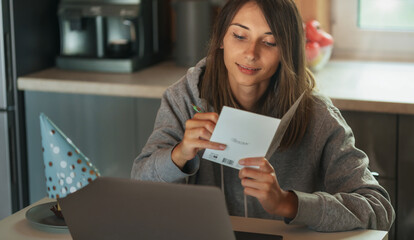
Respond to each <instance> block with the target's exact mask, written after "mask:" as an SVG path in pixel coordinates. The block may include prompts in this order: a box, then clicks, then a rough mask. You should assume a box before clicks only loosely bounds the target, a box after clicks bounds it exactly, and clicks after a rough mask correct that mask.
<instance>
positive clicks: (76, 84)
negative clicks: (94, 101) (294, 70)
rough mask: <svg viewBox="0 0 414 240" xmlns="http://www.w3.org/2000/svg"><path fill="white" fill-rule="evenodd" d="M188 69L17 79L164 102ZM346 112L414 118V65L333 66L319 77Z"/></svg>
mask: <svg viewBox="0 0 414 240" xmlns="http://www.w3.org/2000/svg"><path fill="white" fill-rule="evenodd" d="M186 71H187V69H186V68H184V67H177V66H175V64H174V62H172V61H166V62H162V63H159V64H157V65H154V66H152V67H149V68H147V69H144V70H141V71H137V72H134V73H132V74H118V73H96V72H80V71H68V70H61V69H57V68H50V69H46V70H43V71H40V72H36V73H32V74H29V75H25V76H22V77H19V78H18V88H19V90H24V91H43V92H60V93H78V94H96V95H109V96H122V97H144V98H161V96H162V93H163V92H164V91H165V89H166V88H167V87H168V86H170V85H171V84H173V83H174V82H176V81H177V80H179V79H180V78H181V77H182V76H183V75H184V74H185V73H186ZM315 77H316V79H317V87H318V89H319V91H320V92H322V93H323V94H325V95H327V96H328V97H330V98H331V99H332V101H333V103H334V104H335V105H336V106H337V107H338V108H339V109H341V110H352V111H367V112H382V113H394V114H414V63H397V62H362V61H349V60H331V61H330V62H329V63H328V64H327V65H326V66H325V68H324V69H322V70H321V71H320V72H317V73H316V74H315Z"/></svg>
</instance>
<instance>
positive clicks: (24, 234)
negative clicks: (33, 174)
mask: <svg viewBox="0 0 414 240" xmlns="http://www.w3.org/2000/svg"><path fill="white" fill-rule="evenodd" d="M50 201H54V200H53V199H48V198H43V199H42V200H40V201H38V202H36V203H34V204H32V205H30V206H28V207H26V208H24V209H22V210H20V211H19V212H17V213H15V214H13V215H11V216H9V217H7V218H5V219H3V220H2V221H0V239H13V240H36V239H62V240H63V239H65V240H70V239H72V237H71V236H70V234H69V233H48V232H44V231H41V230H38V229H36V228H33V226H32V225H31V224H30V222H29V221H27V220H26V218H25V214H26V211H27V210H28V209H30V208H32V207H33V206H36V205H38V204H42V203H46V202H50ZM230 220H231V223H232V225H233V229H234V230H237V231H248V232H257V233H267V234H278V235H282V236H283V239H284V240H289V239H295V240H301V239H307V240H312V239H315V240H325V239H326V240H328V239H329V240H331V239H354V240H357V239H364V240H387V239H388V233H387V232H386V231H376V230H356V231H349V232H337V233H320V232H315V231H312V230H309V229H308V228H306V227H305V226H298V225H286V224H285V223H284V222H283V221H275V220H265V219H256V218H244V217H234V216H232V217H230Z"/></svg>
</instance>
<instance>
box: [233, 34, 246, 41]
mask: <svg viewBox="0 0 414 240" xmlns="http://www.w3.org/2000/svg"><path fill="white" fill-rule="evenodd" d="M233 37H234V38H236V39H239V40H243V39H246V38H245V37H242V36H240V35H237V34H235V33H233Z"/></svg>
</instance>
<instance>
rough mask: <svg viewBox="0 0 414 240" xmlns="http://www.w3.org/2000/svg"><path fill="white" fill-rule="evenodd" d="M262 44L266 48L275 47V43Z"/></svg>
mask: <svg viewBox="0 0 414 240" xmlns="http://www.w3.org/2000/svg"><path fill="white" fill-rule="evenodd" d="M264 44H265V45H266V46H268V47H276V43H271V42H266V41H265V42H264Z"/></svg>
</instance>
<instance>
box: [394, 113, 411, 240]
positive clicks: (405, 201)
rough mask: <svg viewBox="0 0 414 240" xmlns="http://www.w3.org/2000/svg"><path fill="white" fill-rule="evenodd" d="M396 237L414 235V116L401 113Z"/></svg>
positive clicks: (400, 239) (402, 239)
mask: <svg viewBox="0 0 414 240" xmlns="http://www.w3.org/2000/svg"><path fill="white" fill-rule="evenodd" d="M398 159H399V161H398V183H397V186H398V188H397V191H398V199H397V201H398V210H397V238H398V239H399V240H405V239H407V240H408V239H413V237H414V185H413V184H414V116H409V115H401V116H400V119H399V138H398Z"/></svg>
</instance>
